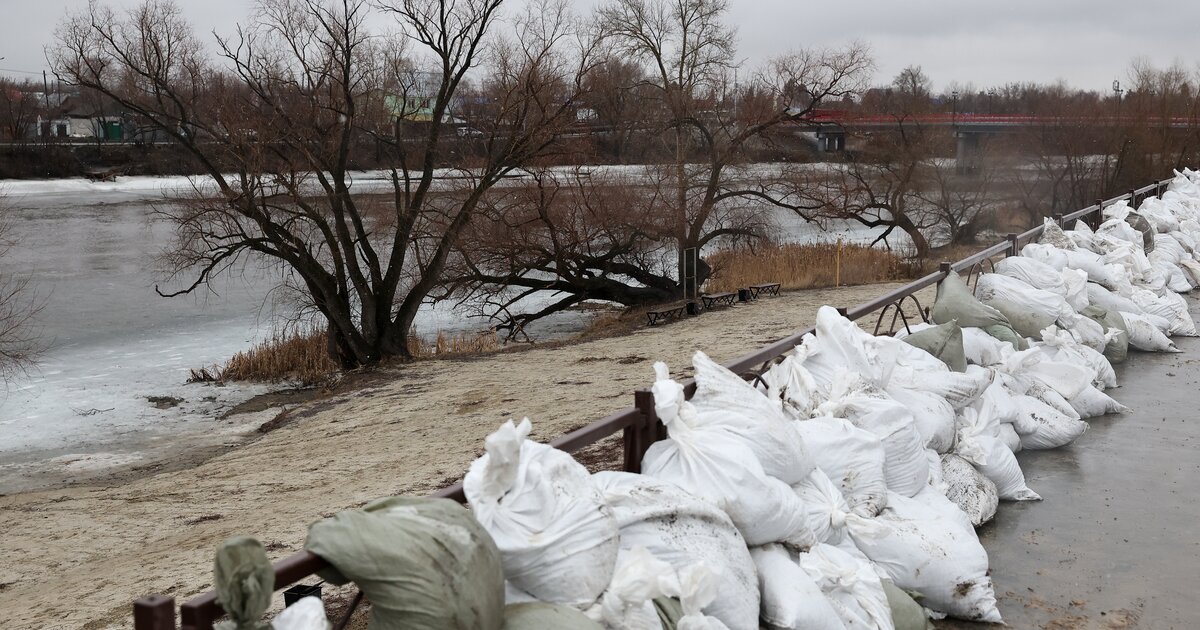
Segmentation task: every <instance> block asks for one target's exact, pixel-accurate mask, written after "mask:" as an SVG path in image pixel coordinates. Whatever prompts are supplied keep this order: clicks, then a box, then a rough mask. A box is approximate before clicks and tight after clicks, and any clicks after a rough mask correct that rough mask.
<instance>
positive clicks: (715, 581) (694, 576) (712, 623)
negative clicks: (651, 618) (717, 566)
mask: <svg viewBox="0 0 1200 630" xmlns="http://www.w3.org/2000/svg"><path fill="white" fill-rule="evenodd" d="M720 589H721V578H720V576H719V575H717V574H716V573H715V572H714V571H712V570H711V569H710V568H709V567H708V566H707V565H704V564H693V565H691V566H688V567H686V568H684V569H683V570H681V571H680V572H679V589H678V591H676V592H675V593H674V594H673V595H674V596H676V597H678V598H679V604H680V607H681V608H683V616H682V617H680V618H679V621H678V622H677V624H676V626H675V627H676V628H677V630H736V629H735V628H732V627H730V626H728V625H726V624H725V623H724V622H723V621H721V620H720V619H719V618H717V617H712V616H709V615H708V614H707V613H705V612H704V611H705V610H707V609H708V607H709V606H710V605H711V604H712V602H713V601H715V600H716V598H717V597H719V596H720V595H721V592H720Z"/></svg>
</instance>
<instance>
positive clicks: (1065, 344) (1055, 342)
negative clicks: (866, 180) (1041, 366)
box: [1030, 327, 1117, 389]
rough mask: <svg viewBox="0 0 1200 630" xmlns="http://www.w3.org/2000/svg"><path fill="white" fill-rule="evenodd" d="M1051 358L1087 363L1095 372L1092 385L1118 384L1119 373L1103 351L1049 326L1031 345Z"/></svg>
mask: <svg viewBox="0 0 1200 630" xmlns="http://www.w3.org/2000/svg"><path fill="white" fill-rule="evenodd" d="M1030 349H1031V350H1035V351H1037V352H1041V353H1042V354H1044V355H1046V356H1047V357H1048V358H1050V359H1051V360H1055V361H1063V362H1068V363H1075V364H1082V365H1087V366H1088V367H1089V368H1090V369H1091V370H1092V372H1093V374H1094V375H1093V377H1092V385H1093V386H1095V387H1097V388H1099V389H1107V388H1110V387H1116V386H1117V373H1116V371H1115V370H1113V367H1112V363H1110V362H1109V360H1108V359H1107V358H1105V356H1104V354H1103V353H1102V352H1098V351H1096V350H1095V349H1093V348H1091V347H1088V346H1086V345H1083V344H1081V343H1079V341H1078V340H1076V339H1075V337H1074V336H1073V335H1071V334H1070V333H1069V332H1067V331H1063V330H1058V329H1056V328H1053V327H1051V328H1047V329H1046V330H1043V331H1042V340H1041V341H1040V342H1037V343H1035V344H1032V345H1031V346H1030Z"/></svg>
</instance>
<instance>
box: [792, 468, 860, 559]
mask: <svg viewBox="0 0 1200 630" xmlns="http://www.w3.org/2000/svg"><path fill="white" fill-rule="evenodd" d="M792 490H794V491H795V492H796V496H798V497H800V500H801V501H803V502H804V509H805V510H806V511H807V512H808V523H809V527H810V528H811V529H812V531H813V533H814V534H816V537H817V542H823V543H828V544H830V545H837V544H839V543H841V542H842V540H843V539H844V538H845V536H846V515H847V514H849V513H850V506H849V505H848V504H847V503H846V499H845V498H844V497H843V496H842V492H841V490H838V487H837V486H836V485H835V484H834V483H833V482H832V481H830V479H829V476H828V475H826V474H825V472H824V471H822V470H821V469H820V468H817V469H815V470H813V471H812V474H810V475H809V476H808V479H805V480H804V481H801V482H799V483H794V484H792Z"/></svg>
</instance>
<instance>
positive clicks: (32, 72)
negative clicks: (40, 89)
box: [0, 68, 42, 75]
mask: <svg viewBox="0 0 1200 630" xmlns="http://www.w3.org/2000/svg"><path fill="white" fill-rule="evenodd" d="M0 72H16V73H18V74H37V75H40V74H41V73H42V71H41V70H38V71H37V72H34V71H33V70H17V69H16V68H0Z"/></svg>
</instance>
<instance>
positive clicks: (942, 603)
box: [848, 494, 1001, 623]
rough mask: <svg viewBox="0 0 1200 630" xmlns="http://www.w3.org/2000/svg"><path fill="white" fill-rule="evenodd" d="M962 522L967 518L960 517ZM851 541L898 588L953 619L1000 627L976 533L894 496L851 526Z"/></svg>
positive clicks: (990, 584) (920, 505)
mask: <svg viewBox="0 0 1200 630" xmlns="http://www.w3.org/2000/svg"><path fill="white" fill-rule="evenodd" d="M964 519H965V516H964ZM848 527H849V530H848V531H849V533H850V537H851V538H852V539H853V540H854V543H855V544H856V545H857V546H858V548H859V549H860V550H862V552H863V553H864V554H866V556H867V557H868V558H870V559H871V562H873V563H875V564H876V565H877V566H878V567H879V568H881V569H883V571H884V572H886V573H887V575H888V577H890V578H891V579H892V581H893V582H895V584H896V586H899V587H900V588H902V589H905V590H908V591H915V592H917V593H919V594H921V595H922V596H923V598H924V599H922V600H921V602H922V604H923V605H924V606H926V607H928V608H932V609H933V610H936V611H940V612H943V613H946V614H947V615H950V616H951V617H955V618H959V619H966V620H970V621H986V622H991V623H1001V619H1000V612H999V611H998V610H997V609H996V596H995V593H994V592H993V590H992V581H991V578H989V577H988V575H987V572H988V558H987V552H986V551H984V549H983V546H982V545H980V544H979V539H978V538H977V537H976V536H975V531H974V529H973V528H971V527H970V524H969V523H968V524H967V527H966V528H965V529H964V528H963V527H962V525H961V524H960V523H959V522H958V521H955V520H953V519H948V518H946V517H945V515H944V514H942V513H940V512H938V511H936V510H933V509H931V508H929V507H927V506H925V505H924V504H922V503H921V502H919V501H916V500H914V499H910V498H908V497H904V496H900V495H897V494H892V495H891V496H889V497H888V508H887V509H885V510H884V511H883V512H882V513H880V515H879V516H878V517H876V518H874V519H861V520H852V521H850V522H849V525H848Z"/></svg>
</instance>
